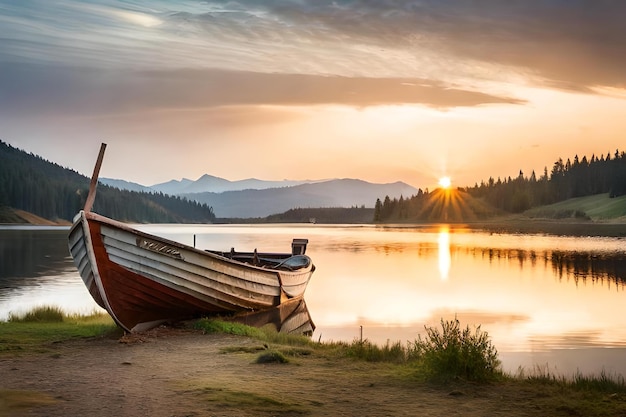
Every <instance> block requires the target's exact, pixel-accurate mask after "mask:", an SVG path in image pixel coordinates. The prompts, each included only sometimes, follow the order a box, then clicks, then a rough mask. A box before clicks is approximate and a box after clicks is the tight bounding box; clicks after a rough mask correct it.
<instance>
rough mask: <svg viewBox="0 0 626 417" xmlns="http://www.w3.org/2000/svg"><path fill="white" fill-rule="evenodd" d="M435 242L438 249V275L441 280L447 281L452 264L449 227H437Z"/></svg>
mask: <svg viewBox="0 0 626 417" xmlns="http://www.w3.org/2000/svg"><path fill="white" fill-rule="evenodd" d="M437 242H438V249H439V276H440V277H441V280H442V281H447V280H448V274H449V273H450V265H451V264H452V259H451V257H450V229H449V228H448V227H447V226H443V227H441V228H440V229H439V237H438V239H437Z"/></svg>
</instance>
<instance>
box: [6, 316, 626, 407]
mask: <svg viewBox="0 0 626 417" xmlns="http://www.w3.org/2000/svg"><path fill="white" fill-rule="evenodd" d="M58 313H59V312H58V311H56V310H55V309H40V310H37V311H34V312H32V313H29V314H27V315H24V316H22V317H12V318H11V320H10V321H9V322H2V323H0V346H2V348H1V349H0V366H1V365H2V363H3V362H4V363H5V364H7V363H9V362H10V365H8V366H9V367H10V368H9V369H19V368H22V366H21V365H20V363H22V362H21V361H25V362H23V363H24V367H26V366H27V364H28V363H31V362H33V361H35V360H37V358H42V357H43V361H42V362H41V364H40V365H37V366H38V368H36V369H41V368H40V367H41V366H42V365H43V364H45V366H47V367H51V368H50V370H49V374H50V375H58V373H59V372H61V370H63V372H65V369H66V367H67V366H68V362H64V358H66V357H67V358H68V359H69V360H70V361H71V363H72V364H76V366H77V367H78V372H80V373H81V375H83V377H84V378H85V381H84V383H85V384H87V382H86V381H87V380H88V379H89V378H88V376H90V375H91V373H92V372H93V373H94V374H95V378H94V379H95V383H94V385H93V389H94V390H97V392H100V391H99V390H101V389H102V384H101V379H100V378H101V375H99V374H97V372H98V371H96V370H92V367H93V366H95V365H97V364H99V363H100V360H102V361H103V366H104V368H106V369H110V370H111V371H112V372H114V374H115V373H117V372H123V373H124V374H125V375H126V377H125V379H123V381H131V382H132V381H134V380H136V378H141V376H140V375H141V372H142V370H144V369H145V370H147V372H148V374H149V375H151V377H150V378H152V379H148V380H146V381H145V382H146V383H148V382H150V381H158V380H159V379H164V378H172V377H171V375H172V374H173V373H174V372H175V370H179V369H181V368H182V367H185V366H190V367H191V368H190V369H187V370H186V371H184V372H183V374H182V375H184V377H176V378H174V379H173V380H170V379H166V382H167V384H168V385H167V386H169V387H170V389H174V390H175V392H177V393H178V394H177V396H179V397H180V396H182V397H184V398H185V399H187V400H190V401H193V404H195V403H196V402H197V403H198V404H199V407H200V408H204V409H211V410H219V413H220V414H223V415H328V412H331V413H332V412H333V411H334V410H335V407H338V408H340V409H341V410H343V411H342V412H343V413H344V415H346V414H345V413H346V411H345V408H343V407H344V404H348V403H350V404H351V401H354V398H360V400H359V401H363V402H362V403H360V402H356V403H354V405H355V406H361V405H362V406H366V405H367V404H368V403H369V404H371V405H376V406H377V407H380V408H377V409H375V410H372V409H364V411H362V413H364V415H381V414H382V415H389V414H390V413H391V414H393V412H389V411H388V410H405V411H406V410H409V411H410V412H412V413H417V414H419V413H420V410H422V408H421V407H423V406H424V404H427V403H428V406H429V407H430V408H429V409H430V410H431V411H430V413H431V414H429V415H448V414H449V413H450V410H451V409H452V410H465V411H462V413H463V414H464V415H471V416H474V415H494V412H495V414H498V415H507V416H529V415H537V416H540V415H541V416H545V415H550V416H572V415H574V416H618V415H626V386H625V383H624V380H623V378H621V377H620V376H612V375H606V374H601V375H598V376H585V375H580V374H577V375H572V376H562V375H553V374H549V373H547V372H544V371H541V370H530V371H527V372H522V371H520V372H519V373H518V374H516V375H508V374H504V373H503V372H502V371H501V370H500V367H499V360H498V356H497V350H496V348H495V347H494V346H493V345H491V342H490V340H489V337H488V334H487V333H486V332H483V331H482V330H481V329H480V328H469V327H467V328H465V329H464V328H461V327H460V326H459V323H458V321H456V320H452V321H443V320H442V322H441V326H440V327H433V328H428V329H427V335H426V337H424V338H418V339H417V340H415V341H413V342H409V343H407V344H401V343H399V342H398V343H387V344H386V345H383V346H379V345H376V344H373V343H370V342H369V341H367V340H354V341H352V342H334V343H317V342H315V341H313V340H311V339H310V338H307V337H298V336H290V335H284V334H279V333H276V332H275V331H274V330H272V329H270V328H261V329H258V328H252V327H248V326H244V325H241V324H235V323H230V322H223V321H218V320H208V319H202V320H198V321H194V322H191V323H188V324H187V327H186V329H187V330H185V329H182V330H180V329H179V330H180V331H183V332H193V333H192V334H193V335H194V337H193V338H192V339H190V338H185V337H184V335H185V334H189V333H176V332H173V333H171V334H167V333H164V334H159V335H158V336H154V337H152V339H150V337H151V336H149V335H143V336H142V335H134V336H133V337H134V338H135V339H132V338H131V340H135V342H129V336H128V335H126V336H124V335H122V333H121V332H119V330H117V328H116V327H115V326H114V325H113V323H112V321H111V319H110V318H109V317H108V316H104V315H93V316H90V317H75V316H72V317H68V316H65V315H62V314H61V315H60V317H59V314H58ZM172 330H174V329H172ZM177 331H178V330H177ZM224 335H234V336H229V337H226V338H225V337H224ZM111 338H113V339H119V341H124V343H115V342H113V343H111V342H107V343H104V344H103V343H102V341H103V340H110V339H111ZM148 339H150V340H148ZM78 340H80V343H72V341H78ZM160 341H162V342H160ZM58 342H64V343H58ZM146 342H148V343H146ZM207 352H210V353H207ZM109 354H111V357H110V358H108V359H106V358H104V356H105V355H109ZM94 356H95V357H94ZM81 357H87V358H89V361H88V362H87V363H82V362H81V359H80V358H81ZM101 357H102V359H101ZM51 358H52V359H55V360H51ZM190 362H191V363H190ZM220 362H223V367H222V368H216V367H217V366H218V364H219V363H220ZM167 364H170V365H171V366H172V368H167V370H165V369H162V367H163V366H165V365H167ZM55 367H59V369H56V368H55ZM199 367H200V368H206V373H200V374H197V375H196V377H195V378H189V377H188V375H189V373H190V372H192V370H193V369H198V368H199ZM0 369H2V368H0ZM218 369H221V370H218ZM99 372H103V371H102V370H100V371H99ZM135 373H139V374H135ZM14 375H17V374H14ZM29 375H30V374H28V373H24V374H23V375H22V376H21V377H22V378H29V377H30V376H29ZM155 377H157V378H156V379H154V378H155ZM266 378H269V379H266ZM2 382H3V381H0V416H2V415H13V414H14V412H15V414H17V411H19V410H29V409H31V408H33V407H34V408H36V407H42V408H41V409H42V410H46V407H48V406H50V407H54V406H55V405H54V404H57V403H58V402H59V400H58V399H57V398H55V397H54V396H52V395H50V394H49V393H48V392H47V391H45V390H39V391H32V392H30V391H24V389H23V387H21V386H19V385H18V386H14V385H3V384H2ZM70 382H71V381H70ZM270 382H271V383H270ZM25 386H30V385H28V384H26V385H25ZM130 386H131V387H134V385H133V384H131V385H130ZM172 387H174V388H172ZM70 388H72V386H71V385H70V387H69V388H68V389H70ZM85 389H87V386H86V387H85ZM81 390H82V389H81ZM320 390H322V391H327V392H332V396H331V397H328V398H332V401H331V400H329V399H328V398H326V397H324V394H323V392H321V391H320ZM116 392H117V391H115V392H114V395H117V394H116ZM396 394H397V395H396ZM76 395H78V394H76ZM138 395H140V397H141V398H143V397H146V396H153V397H154V398H152V397H150V398H151V400H150V401H157V400H158V399H159V398H161V397H162V396H163V392H161V391H160V390H156V391H155V392H152V391H150V389H148V388H146V389H143V388H141V390H140V392H139V393H138ZM390 396H391V397H390ZM182 397H181V398H182ZM115 398H118V397H115ZM324 398H326V399H324ZM390 398H391V399H390ZM394 398H395V399H394ZM389 401H391V403H389ZM394 401H395V402H394ZM385 402H386V403H385ZM101 403H102V402H101V400H98V404H101ZM50 404H52V405H50ZM80 404H81V403H80V402H78V401H77V402H75V405H76V406H80ZM385 407H387V408H385ZM407 407H409V408H407ZM229 410H230V411H232V413H231V414H229V412H230V411H229ZM386 410H387V411H386ZM433 410H434V411H433ZM409 411H407V412H409ZM352 412H354V413H356V411H354V410H353V411H352ZM174 414H175V413H171V415H174ZM426 414H428V412H426ZM168 415H170V414H168ZM176 415H178V414H176ZM189 415H196V414H189Z"/></svg>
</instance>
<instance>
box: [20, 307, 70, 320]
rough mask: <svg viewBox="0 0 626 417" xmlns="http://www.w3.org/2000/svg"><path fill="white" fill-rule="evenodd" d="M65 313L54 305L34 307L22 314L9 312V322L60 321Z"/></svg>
mask: <svg viewBox="0 0 626 417" xmlns="http://www.w3.org/2000/svg"><path fill="white" fill-rule="evenodd" d="M64 316H65V314H64V313H63V310H61V309H60V308H59V307H56V306H41V307H36V308H35V309H33V310H30V311H28V312H26V313H24V314H22V315H19V314H14V313H10V314H9V322H13V323H18V322H20V323H61V322H63V319H64Z"/></svg>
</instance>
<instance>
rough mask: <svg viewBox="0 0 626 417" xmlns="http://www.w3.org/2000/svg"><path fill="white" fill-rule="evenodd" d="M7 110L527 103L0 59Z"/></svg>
mask: <svg viewBox="0 0 626 417" xmlns="http://www.w3.org/2000/svg"><path fill="white" fill-rule="evenodd" d="M0 69H1V70H2V72H3V74H4V77H3V78H2V80H0V91H2V92H3V95H4V97H5V100H3V101H2V102H1V103H0V111H2V112H4V113H8V114H10V113H16V114H19V113H31V114H32V113H42V112H43V113H45V112H51V113H53V114H57V113H59V114H63V113H69V114H82V115H89V114H106V113H112V112H113V113H122V112H140V111H146V110H159V109H199V108H211V107H220V106H256V105H277V106H309V105H347V106H354V107H367V106H377V105H402V104H419V105H424V106H430V107H436V108H449V107H465V106H477V105H481V104H493V103H505V104H520V103H522V101H520V100H517V99H515V98H511V97H500V96H494V95H489V94H485V93H482V92H477V91H470V90H465V89H461V88H454V87H452V86H448V85H445V84H443V83H441V82H438V81H433V80H423V79H409V78H365V77H341V76H316V75H305V74H265V73H257V72H242V71H225V70H213V69H206V70H174V71H137V72H125V73H120V72H115V71H96V70H89V69H82V70H77V69H68V68H63V67H50V66H48V67H45V68H42V67H39V66H35V65H31V66H28V67H26V66H24V65H21V66H11V65H4V66H0Z"/></svg>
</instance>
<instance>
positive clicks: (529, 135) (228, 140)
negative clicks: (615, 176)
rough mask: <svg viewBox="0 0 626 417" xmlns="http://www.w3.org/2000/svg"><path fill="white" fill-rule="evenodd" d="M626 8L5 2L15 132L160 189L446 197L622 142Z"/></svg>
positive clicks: (34, 145) (86, 168) (584, 1)
mask: <svg viewBox="0 0 626 417" xmlns="http://www.w3.org/2000/svg"><path fill="white" fill-rule="evenodd" d="M624 16H626V2H623V1H619V0H614V1H611V0H545V1H539V0H537V1H525V0H524V1H522V0H507V1H500V0H473V1H466V0H426V1H417V0H416V1H401V0H381V1H373V0H352V1H345V0H336V1H326V0H294V1H278V0H268V1H258V0H257V1H210V0H209V1H164V0H158V1H150V2H148V1H136V0H128V1H114V0H92V1H76V0H55V1H51V0H20V1H17V0H0V140H2V141H4V142H7V143H9V144H11V145H12V146H15V147H17V148H20V149H23V150H26V151H27V152H32V153H34V154H37V155H40V156H42V157H43V158H45V159H47V160H50V161H52V162H55V163H58V164H60V165H62V166H65V167H68V168H72V169H74V170H76V171H78V172H80V173H82V174H85V175H87V176H90V175H91V172H92V170H93V166H94V163H95V159H96V156H97V153H98V150H99V146H100V143H101V142H106V143H107V144H108V147H107V153H106V156H105V160H104V164H103V167H102V170H101V172H100V175H101V176H102V177H108V178H118V179H124V180H127V181H131V182H136V183H139V184H142V185H153V184H157V183H161V182H166V181H169V180H171V179H181V178H189V179H192V180H195V179H197V178H199V177H200V176H202V175H203V174H210V175H214V176H218V177H222V178H226V179H229V180H233V181H234V180H241V179H246V178H258V179H264V180H281V179H291V180H303V179H316V180H317V179H326V178H359V179H363V180H366V181H370V182H374V183H388V182H395V181H404V182H406V183H408V184H410V185H413V186H414V187H419V188H422V189H424V188H429V189H431V190H432V189H433V188H435V187H436V186H437V182H438V179H439V178H440V177H442V176H449V177H450V178H451V179H452V184H453V185H454V186H473V185H474V184H475V183H480V182H481V181H483V180H485V181H486V180H488V178H489V177H493V178H497V177H502V178H503V179H504V178H506V177H508V176H511V177H516V176H517V175H518V174H519V171H520V170H521V171H522V172H523V173H524V174H525V175H527V176H529V175H530V173H531V172H532V171H533V170H535V171H536V173H537V176H539V175H540V174H541V173H543V170H544V167H547V168H548V171H550V169H551V168H552V165H553V164H554V162H555V161H556V160H557V159H558V158H563V159H567V158H571V159H572V160H573V158H574V156H575V155H578V156H579V157H581V158H582V156H583V155H585V156H587V158H590V157H591V155H594V154H595V155H596V156H597V155H600V154H602V155H606V154H607V153H611V154H613V153H614V152H615V150H616V149H620V151H621V150H624V148H625V147H624V144H625V143H626V141H625V140H624V139H625V138H624V132H626V70H625V69H626V25H624V24H623V20H624Z"/></svg>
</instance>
